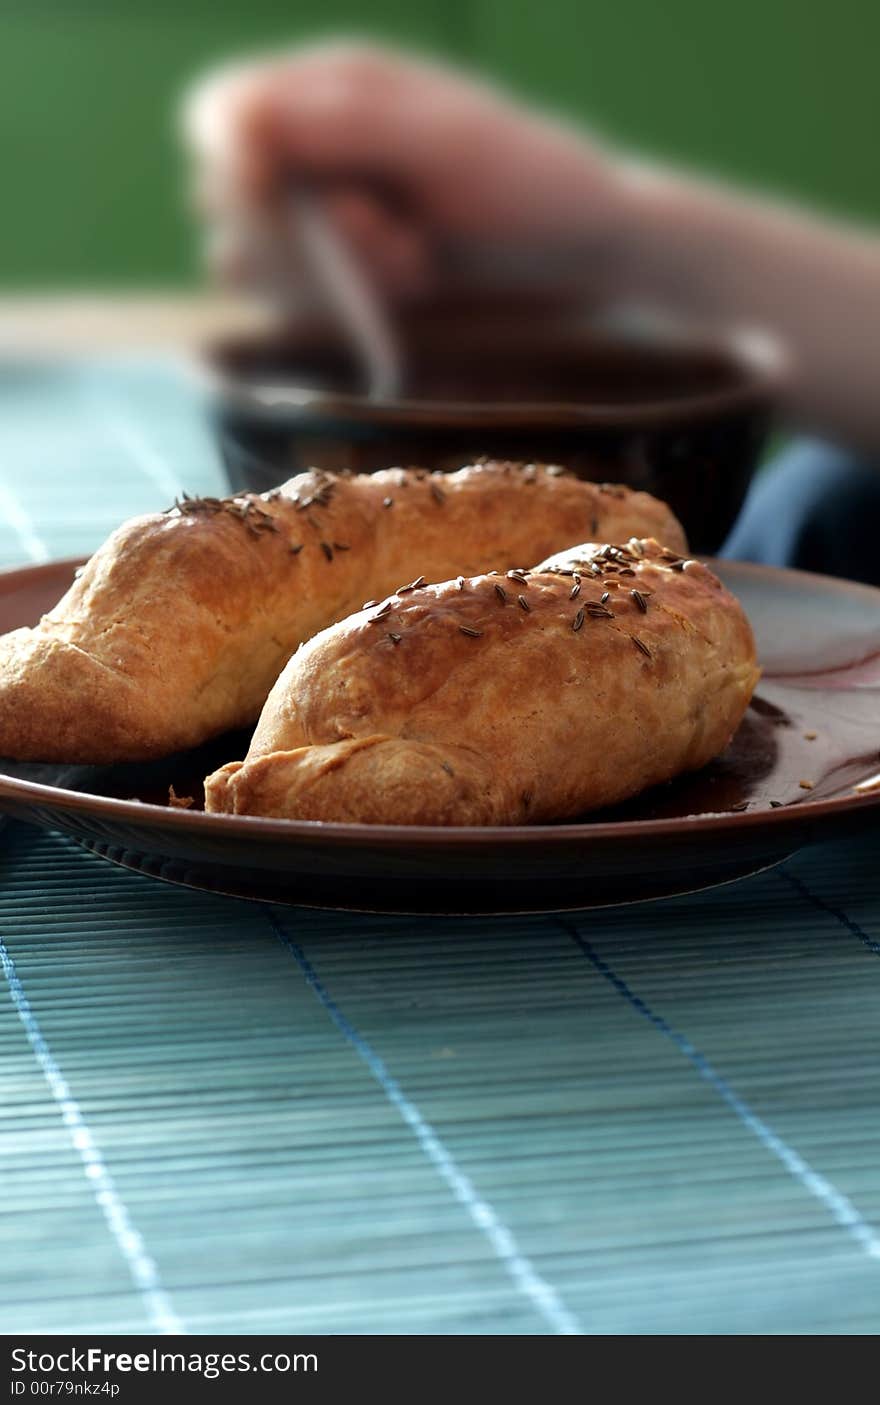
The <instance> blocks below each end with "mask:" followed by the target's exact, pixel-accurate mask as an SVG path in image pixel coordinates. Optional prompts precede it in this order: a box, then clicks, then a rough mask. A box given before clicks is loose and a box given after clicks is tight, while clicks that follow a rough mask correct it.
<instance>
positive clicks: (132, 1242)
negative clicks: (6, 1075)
mask: <svg viewBox="0 0 880 1405" xmlns="http://www.w3.org/2000/svg"><path fill="white" fill-rule="evenodd" d="M0 966H2V969H3V974H4V975H5V977H6V980H7V982H8V984H9V993H10V995H11V997H12V1003H13V1005H14V1006H15V1009H16V1011H17V1013H18V1017H19V1019H20V1020H21V1022H22V1024H23V1025H24V1028H25V1033H26V1034H27V1037H28V1041H29V1042H30V1046H31V1048H32V1049H33V1051H34V1054H35V1055H36V1058H37V1062H38V1064H39V1065H40V1068H41V1069H42V1072H43V1075H44V1077H45V1079H46V1082H47V1083H48V1084H49V1088H50V1089H51V1092H52V1096H53V1097H54V1099H55V1101H56V1103H57V1104H58V1107H59V1109H60V1112H61V1117H62V1120H63V1122H64V1125H65V1127H66V1128H67V1130H68V1132H69V1133H70V1140H71V1142H72V1143H73V1146H74V1149H75V1150H76V1151H77V1152H78V1154H79V1157H80V1160H81V1161H82V1164H83V1168H84V1170H85V1173H86V1176H87V1177H88V1179H89V1182H90V1184H91V1186H92V1189H93V1191H94V1195H95V1200H96V1201H97V1203H98V1206H99V1207H100V1210H101V1213H102V1215H103V1216H104V1219H105V1220H106V1222H107V1225H108V1227H109V1229H110V1232H111V1234H112V1235H113V1238H114V1239H115V1240H116V1243H117V1245H118V1246H119V1250H120V1252H121V1254H122V1257H123V1258H124V1259H125V1262H126V1264H127V1265H128V1270H129V1272H130V1274H131V1276H132V1279H133V1280H134V1283H135V1286H136V1288H137V1290H138V1292H139V1293H140V1295H141V1300H142V1301H143V1304H144V1307H145V1308H146V1310H147V1314H148V1316H149V1319H150V1323H151V1325H152V1326H153V1327H154V1328H155V1330H156V1331H157V1332H161V1333H162V1334H163V1335H164V1336H179V1335H182V1334H184V1333H185V1331H186V1329H185V1327H184V1326H183V1323H182V1322H181V1320H180V1318H179V1317H178V1316H177V1313H176V1312H175V1311H174V1308H173V1307H172V1305H171V1300H170V1298H169V1297H168V1294H167V1293H166V1291H165V1289H164V1288H163V1286H162V1281H161V1279H160V1277H159V1270H158V1269H157V1267H156V1264H155V1262H154V1260H153V1259H152V1258H151V1257H150V1255H149V1254H148V1253H147V1249H146V1245H145V1244H144V1241H143V1239H142V1238H141V1235H140V1232H139V1231H138V1230H137V1229H135V1227H134V1225H133V1224H132V1221H131V1217H130V1215H129V1213H128V1210H127V1209H126V1207H125V1204H124V1202H123V1200H122V1198H121V1196H120V1194H119V1192H118V1190H117V1189H116V1186H115V1184H114V1182H113V1178H112V1176H111V1175H110V1172H109V1171H108V1170H107V1166H106V1164H105V1162H104V1158H103V1157H102V1156H101V1153H100V1151H99V1150H98V1147H97V1145H96V1143H95V1139H94V1137H93V1136H92V1133H91V1131H90V1130H89V1127H88V1125H87V1123H86V1121H85V1119H84V1117H83V1115H82V1112H81V1111H80V1108H79V1104H78V1103H77V1101H76V1099H75V1098H74V1096H73V1094H72V1093H71V1091H70V1088H69V1086H68V1083H67V1079H66V1078H65V1077H64V1075H63V1073H62V1072H61V1070H60V1068H59V1067H58V1064H57V1063H56V1062H55V1058H54V1056H53V1054H52V1051H51V1049H50V1048H49V1045H48V1044H47V1043H46V1040H45V1038H44V1036H43V1032H42V1030H41V1029H40V1025H39V1021H38V1020H37V1017H36V1015H35V1014H34V1011H33V1009H32V1007H31V1003H30V1001H29V1000H28V998H27V995H26V994H25V990H24V987H23V985H22V983H21V979H20V978H19V975H18V972H17V971H16V969H15V962H14V961H13V959H12V957H11V956H10V954H9V951H8V949H7V947H6V943H5V942H4V941H3V938H2V937H0Z"/></svg>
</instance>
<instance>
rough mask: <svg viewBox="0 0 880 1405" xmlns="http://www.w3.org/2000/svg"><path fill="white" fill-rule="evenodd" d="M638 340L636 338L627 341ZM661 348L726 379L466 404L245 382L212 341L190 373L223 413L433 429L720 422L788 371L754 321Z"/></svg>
mask: <svg viewBox="0 0 880 1405" xmlns="http://www.w3.org/2000/svg"><path fill="white" fill-rule="evenodd" d="M593 339H594V340H595V342H596V343H597V344H599V345H601V343H602V342H603V341H604V342H605V344H606V345H608V346H617V347H621V346H626V345H627V341H626V339H625V338H624V337H622V336H620V335H619V334H617V335H614V336H609V335H608V333H607V332H602V331H600V332H597V333H594V334H593ZM630 344H632V343H630ZM653 345H654V347H656V348H659V349H662V347H663V346H664V345H666V346H668V347H670V348H675V349H677V350H685V351H689V352H692V353H693V354H695V355H699V354H703V355H707V356H712V357H714V358H716V359H721V360H724V361H726V362H727V363H728V365H729V367H730V369H731V371H734V372H735V373H736V374H735V375H732V376H731V383H730V385H729V386H723V387H720V388H717V389H712V390H707V391H699V392H696V393H694V394H692V395H681V396H677V397H675V398H663V397H660V398H654V399H650V400H644V401H641V402H634V403H628V404H621V403H620V402H616V403H615V402H611V403H609V402H594V403H590V404H586V403H578V402H576V401H570V400H560V401H555V400H540V401H528V400H524V401H466V400H418V399H412V400H408V399H391V398H389V399H385V400H370V399H369V397H368V396H366V395H358V394H355V393H351V392H343V391H326V390H322V389H320V388H315V387H310V386H301V385H296V384H295V383H294V382H284V381H271V380H267V381H252V382H251V381H245V380H242V379H241V378H239V377H237V376H236V375H234V374H233V373H231V372H229V371H226V370H224V369H223V368H222V367H221V366H219V365H218V363H217V361H216V359H214V357H213V356H212V351H213V352H214V353H215V355H216V351H217V347H216V344H213V345H210V346H205V347H203V348H202V351H201V354H200V356H199V357H198V359H197V360H196V362H195V364H194V366H193V370H194V373H195V375H196V377H197V379H198V380H199V382H200V383H201V385H202V387H203V388H204V389H206V390H207V392H208V394H209V397H210V398H211V400H212V401H214V403H215V404H219V405H220V406H222V408H223V410H224V411H225V412H237V413H239V414H245V415H247V416H249V417H250V418H252V419H259V420H262V421H263V422H264V423H266V424H267V425H271V424H279V423H283V422H285V421H297V422H302V421H306V422H308V423H310V424H312V425H313V426H314V425H316V424H318V423H320V422H321V421H327V422H333V423H334V424H335V425H339V424H345V423H348V424H352V425H361V426H363V425H369V426H374V425H375V426H377V427H380V426H395V427H399V428H413V429H416V428H436V429H459V428H460V429H479V428H486V429H498V430H500V429H528V428H532V427H533V428H536V429H548V428H549V429H556V430H559V429H569V428H570V429H578V428H583V429H591V428H595V429H627V430H630V429H635V430H637V429H640V428H646V429H647V428H656V427H664V426H675V425H683V424H688V423H692V422H693V421H695V420H696V421H703V420H711V419H720V418H724V417H728V416H731V415H736V414H739V413H743V412H751V411H757V410H761V411H764V412H769V411H770V410H771V409H772V408H773V407H774V406H775V404H776V403H777V402H778V400H779V398H780V396H781V393H782V391H783V389H784V387H785V384H786V381H787V377H788V367H789V363H788V358H787V356H786V353H785V351H784V349H783V347H782V345H781V343H780V342H778V341H777V340H776V338H774V337H773V336H772V335H771V334H769V333H767V332H765V331H763V330H759V329H755V328H732V329H730V330H728V331H724V332H713V333H711V334H710V333H706V332H702V333H695V332H692V331H686V332H682V331H680V330H676V332H675V334H674V335H669V334H667V336H666V339H665V341H663V340H656V341H655V342H654V343H653Z"/></svg>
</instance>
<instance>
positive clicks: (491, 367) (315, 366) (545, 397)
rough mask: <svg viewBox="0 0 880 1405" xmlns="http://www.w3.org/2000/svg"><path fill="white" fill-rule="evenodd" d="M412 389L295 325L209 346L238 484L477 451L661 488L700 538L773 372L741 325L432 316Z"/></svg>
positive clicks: (757, 430)
mask: <svg viewBox="0 0 880 1405" xmlns="http://www.w3.org/2000/svg"><path fill="white" fill-rule="evenodd" d="M406 348H407V355H406V364H407V372H408V391H407V396H406V398H404V399H400V400H385V401H381V400H380V401H375V400H371V399H370V398H369V397H368V396H367V395H366V393H365V391H364V387H363V386H362V385H361V384H359V375H358V370H357V367H356V366H355V365H353V363H352V360H351V356H350V354H346V352H345V351H344V350H343V349H341V348H340V346H339V344H338V342H337V343H335V344H334V342H333V341H332V340H331V339H330V338H328V337H327V336H326V335H324V336H322V335H320V334H316V333H311V334H308V335H307V334H305V333H302V334H300V336H299V337H298V338H294V337H292V336H290V335H288V336H287V337H284V338H281V337H279V338H277V339H275V340H264V341H262V342H256V341H251V342H247V343H244V342H239V343H234V344H233V343H227V344H225V345H218V346H215V347H213V348H211V349H210V350H209V352H208V353H207V355H206V358H205V364H206V366H207V368H208V371H209V383H210V387H211V400H212V407H213V414H214V418H215V423H216V427H217V431H218V434H219V438H220V444H221V448H222V453H223V459H224V462H225V465H226V469H227V472H228V476H229V482H230V486H231V488H232V489H233V491H236V492H237V491H241V490H244V489H250V490H256V491H260V492H262V491H265V490H266V489H268V488H271V487H274V486H275V484H277V483H279V482H282V481H283V480H284V479H285V478H287V477H289V476H290V475H291V474H293V473H296V472H299V471H301V470H303V469H306V468H311V467H319V468H325V469H331V470H334V471H337V472H338V471H342V470H350V471H356V472H371V471H373V470H375V469H378V468H388V467H390V466H394V465H406V464H419V465H422V466H424V467H427V468H432V469H442V470H453V469H456V468H460V467H461V465H462V464H465V463H469V462H473V460H475V459H477V458H480V457H481V456H484V455H485V456H488V457H491V458H504V459H519V460H525V461H534V460H537V461H544V462H551V463H561V464H565V465H567V466H568V467H569V468H571V469H572V470H573V471H574V472H575V473H577V474H578V476H579V477H582V478H588V479H592V480H598V481H602V480H613V481H615V482H620V483H628V484H630V485H631V486H632V487H635V488H643V489H646V490H647V491H649V492H652V493H655V494H656V495H657V496H658V497H661V498H664V499H665V500H666V501H667V502H668V503H669V504H670V505H671V506H672V508H673V510H674V511H675V512H676V513H677V515H678V516H679V518H680V519H681V521H682V522H683V523H684V526H685V528H686V530H687V533H688V537H689V539H690V541H691V544H692V546H693V548H694V549H695V550H697V551H702V552H711V551H714V550H716V549H717V548H718V547H719V546H720V544H721V542H722V541H723V540H724V538H725V536H726V535H727V532H728V531H729V529H730V527H731V525H732V523H733V521H734V519H735V518H736V515H737V513H738V511H739V509H740V506H741V504H742V501H743V498H744V496H745V492H746V489H747V487H748V484H749V480H750V478H751V476H752V473H753V470H754V467H755V464H756V462H757V459H758V456H759V453H760V450H761V446H762V443H763V441H764V438H765V435H766V432H767V428H768V424H769V421H770V416H771V412H772V408H773V404H774V399H775V396H776V392H777V389H778V383H779V366H778V362H777V360H776V358H775V357H774V356H773V354H772V353H771V352H770V351H768V349H767V348H766V347H765V346H761V345H758V344H757V343H755V342H751V343H750V342H748V341H746V340H745V339H737V338H735V337H729V338H726V339H722V338H716V339H707V338H705V337H704V338H697V337H696V336H693V335H688V334H686V333H684V332H681V331H677V332H673V331H671V330H669V329H668V328H666V329H664V330H663V331H662V332H658V331H657V330H654V331H650V332H649V331H648V330H646V328H645V327H644V326H643V327H642V328H641V329H639V330H638V331H637V330H634V329H633V328H630V329H628V330H622V329H620V328H618V329H617V330H613V329H611V328H609V327H606V328H605V329H604V330H603V329H599V328H597V327H596V326H592V327H591V326H589V325H587V324H586V323H585V322H584V321H583V320H579V319H577V318H573V317H571V316H559V315H556V316H550V317H543V318H536V317H529V318H527V319H525V318H523V317H522V316H521V315H519V316H517V315H514V316H509V317H507V318H499V317H497V316H495V317H486V316H482V315H481V316H477V317H474V318H472V319H471V320H470V321H468V320H467V319H462V317H461V314H459V316H458V318H457V319H448V318H447V319H446V320H445V321H443V320H440V321H438V320H436V319H435V320H434V321H433V322H423V323H422V324H420V325H418V326H417V327H415V329H413V328H410V330H409V333H408V334H407V338H406Z"/></svg>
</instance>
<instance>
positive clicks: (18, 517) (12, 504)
mask: <svg viewBox="0 0 880 1405" xmlns="http://www.w3.org/2000/svg"><path fill="white" fill-rule="evenodd" d="M0 515H2V516H3V517H5V519H6V521H7V522H8V523H9V525H10V527H11V528H12V530H13V531H14V532H15V535H16V536H17V537H18V540H19V541H20V543H21V545H22V547H23V549H24V550H25V552H26V553H27V557H28V560H29V561H48V560H49V549H48V547H47V546H46V543H45V542H44V541H43V540H42V538H41V537H40V536H39V535H38V534H37V532H36V531H35V529H34V524H33V522H32V521H31V519H30V518H29V517H28V515H27V513H26V512H25V510H24V508H23V507H22V505H21V503H20V502H19V500H18V498H17V497H16V496H15V494H14V493H13V492H12V491H11V489H10V488H9V487H8V486H7V484H6V483H2V482H0Z"/></svg>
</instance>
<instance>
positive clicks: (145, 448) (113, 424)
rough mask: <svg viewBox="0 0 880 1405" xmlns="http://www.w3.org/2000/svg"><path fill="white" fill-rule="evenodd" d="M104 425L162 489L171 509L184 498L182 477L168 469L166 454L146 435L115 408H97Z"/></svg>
mask: <svg viewBox="0 0 880 1405" xmlns="http://www.w3.org/2000/svg"><path fill="white" fill-rule="evenodd" d="M96 409H97V410H98V412H99V414H100V419H101V424H102V425H103V427H104V429H105V430H107V432H108V434H109V435H110V436H111V437H112V438H114V439H116V440H117V441H118V443H119V444H120V445H121V447H122V448H123V449H124V450H125V452H126V453H127V454H128V456H129V458H130V459H131V460H132V461H133V462H134V464H135V465H136V466H137V467H138V468H139V469H140V470H141V472H142V473H144V474H145V475H146V477H147V478H149V480H150V482H151V483H154V484H155V486H156V487H157V488H158V489H159V491H160V493H161V494H162V497H163V500H164V501H165V506H166V507H170V506H171V504H172V503H173V502H174V499H175V498H176V497H179V496H180V493H181V491H182V484H181V481H180V478H179V476H178V475H177V474H176V473H175V472H174V471H173V470H172V469H170V468H169V467H168V464H167V463H166V462H165V459H164V458H163V457H162V455H161V454H160V453H159V452H158V451H157V450H156V449H154V448H153V446H152V445H151V444H149V443H148V442H147V440H146V439H145V438H144V436H143V434H141V433H140V431H139V430H137V429H135V428H134V427H133V426H132V425H131V424H130V423H129V422H128V420H126V419H124V418H123V416H122V415H120V414H119V412H118V411H117V410H115V409H112V408H109V407H106V406H104V405H101V404H98V405H96Z"/></svg>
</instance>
